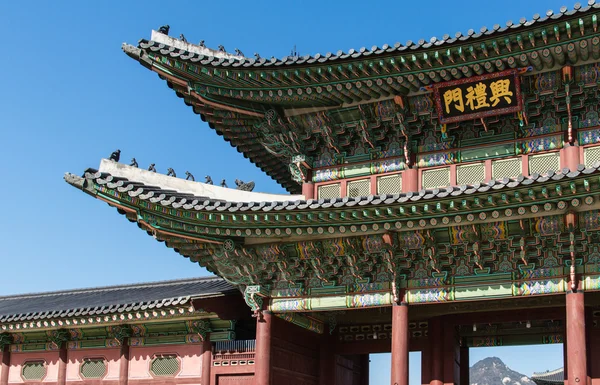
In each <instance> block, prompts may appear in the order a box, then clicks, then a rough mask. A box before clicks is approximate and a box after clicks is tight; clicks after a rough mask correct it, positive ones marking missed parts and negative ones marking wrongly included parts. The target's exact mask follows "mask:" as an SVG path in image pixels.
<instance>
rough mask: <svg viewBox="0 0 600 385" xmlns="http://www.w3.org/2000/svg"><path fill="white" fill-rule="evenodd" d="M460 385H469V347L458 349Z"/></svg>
mask: <svg viewBox="0 0 600 385" xmlns="http://www.w3.org/2000/svg"><path fill="white" fill-rule="evenodd" d="M459 378H460V382H459V384H460V385H469V347H468V346H461V347H460V377H459Z"/></svg>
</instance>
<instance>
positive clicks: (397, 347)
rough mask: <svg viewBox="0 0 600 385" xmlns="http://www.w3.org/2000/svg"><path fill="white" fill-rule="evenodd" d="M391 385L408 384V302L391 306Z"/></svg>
mask: <svg viewBox="0 0 600 385" xmlns="http://www.w3.org/2000/svg"><path fill="white" fill-rule="evenodd" d="M391 379H392V381H391V384H392V385H408V304H407V303H406V302H401V303H400V304H394V306H392V377H391Z"/></svg>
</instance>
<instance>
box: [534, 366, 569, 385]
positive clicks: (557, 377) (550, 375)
mask: <svg viewBox="0 0 600 385" xmlns="http://www.w3.org/2000/svg"><path fill="white" fill-rule="evenodd" d="M531 379H532V380H533V381H536V382H537V381H540V382H541V383H548V382H552V383H561V384H562V383H563V382H564V381H565V369H564V368H560V369H555V370H551V371H547V372H541V373H533V375H532V376H531Z"/></svg>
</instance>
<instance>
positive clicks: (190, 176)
mask: <svg viewBox="0 0 600 385" xmlns="http://www.w3.org/2000/svg"><path fill="white" fill-rule="evenodd" d="M185 180H191V181H192V182H195V181H196V179H195V178H194V176H193V175H192V173H191V172H189V171H186V172H185Z"/></svg>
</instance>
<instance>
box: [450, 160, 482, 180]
mask: <svg viewBox="0 0 600 385" xmlns="http://www.w3.org/2000/svg"><path fill="white" fill-rule="evenodd" d="M484 181H485V165H484V164H483V163H477V164H469V165H466V166H457V167H456V184H458V185H463V184H475V183H483V182H484Z"/></svg>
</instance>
